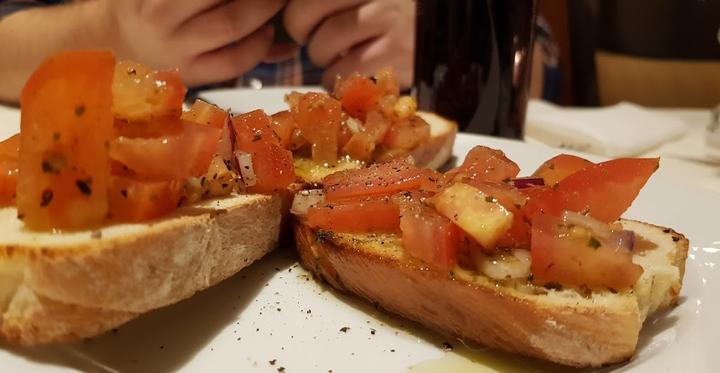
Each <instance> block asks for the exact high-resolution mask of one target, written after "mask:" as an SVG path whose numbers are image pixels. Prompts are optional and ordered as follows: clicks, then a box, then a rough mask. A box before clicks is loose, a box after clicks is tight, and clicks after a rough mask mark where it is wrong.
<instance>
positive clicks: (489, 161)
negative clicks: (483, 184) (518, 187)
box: [447, 145, 520, 181]
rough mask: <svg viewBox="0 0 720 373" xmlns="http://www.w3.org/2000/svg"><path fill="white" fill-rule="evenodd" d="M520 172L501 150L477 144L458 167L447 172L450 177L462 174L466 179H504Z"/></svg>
mask: <svg viewBox="0 0 720 373" xmlns="http://www.w3.org/2000/svg"><path fill="white" fill-rule="evenodd" d="M518 173H520V167H519V166H518V165H517V164H516V163H515V162H513V161H511V160H510V159H508V158H507V157H506V156H505V153H503V152H502V151H501V150H497V149H492V148H488V147H486V146H481V145H478V146H476V147H474V148H472V150H470V152H469V153H468V154H467V156H465V161H464V162H463V164H462V165H461V166H460V167H456V168H454V169H452V170H450V171H448V172H447V175H448V176H450V177H455V176H464V177H465V178H467V179H475V180H490V181H505V180H507V179H512V178H514V177H516V176H517V175H518Z"/></svg>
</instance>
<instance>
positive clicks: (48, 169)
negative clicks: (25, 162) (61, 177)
mask: <svg viewBox="0 0 720 373" xmlns="http://www.w3.org/2000/svg"><path fill="white" fill-rule="evenodd" d="M42 171H43V172H44V173H46V174H57V173H58V171H57V170H56V169H55V168H54V167H53V166H52V165H51V164H50V162H48V161H43V162H42Z"/></svg>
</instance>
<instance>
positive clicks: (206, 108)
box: [180, 100, 230, 129]
mask: <svg viewBox="0 0 720 373" xmlns="http://www.w3.org/2000/svg"><path fill="white" fill-rule="evenodd" d="M229 116H230V115H229V114H228V112H227V111H225V110H223V109H220V108H219V107H218V106H217V105H213V104H209V103H207V102H205V101H203V100H195V102H193V104H192V106H191V107H190V110H189V111H186V112H183V113H182V115H181V116H180V119H182V120H183V121H188V122H192V123H195V124H203V125H206V126H211V127H215V128H219V129H223V128H224V127H225V123H226V122H227V120H228V118H229Z"/></svg>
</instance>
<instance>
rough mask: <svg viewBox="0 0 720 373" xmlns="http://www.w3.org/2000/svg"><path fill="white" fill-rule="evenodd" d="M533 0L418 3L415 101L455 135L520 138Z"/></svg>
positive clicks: (432, 0)
mask: <svg viewBox="0 0 720 373" xmlns="http://www.w3.org/2000/svg"><path fill="white" fill-rule="evenodd" d="M535 9H536V7H535V0H417V23H416V46H415V82H414V89H415V95H416V97H417V100H418V106H419V108H420V109H422V110H427V111H433V112H437V113H439V114H441V115H443V116H446V117H449V118H451V119H453V120H455V121H457V122H458V124H459V126H460V130H461V131H466V132H473V133H480V134H486V135H491V136H501V137H508V138H516V139H522V138H523V134H524V131H523V127H524V122H525V111H526V107H527V99H528V82H529V74H530V60H531V54H532V53H531V52H532V40H533V28H534V23H535Z"/></svg>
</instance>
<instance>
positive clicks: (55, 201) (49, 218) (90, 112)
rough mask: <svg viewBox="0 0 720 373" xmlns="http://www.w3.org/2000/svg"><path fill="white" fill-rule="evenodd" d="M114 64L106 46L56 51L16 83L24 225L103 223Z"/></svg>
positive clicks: (20, 203) (59, 226)
mask: <svg viewBox="0 0 720 373" xmlns="http://www.w3.org/2000/svg"><path fill="white" fill-rule="evenodd" d="M114 69H115V59H114V57H113V56H112V53H110V52H106V51H76V52H64V53H60V54H57V55H55V56H53V57H51V58H50V59H48V60H46V61H45V62H44V63H43V64H42V65H40V67H39V68H38V69H37V70H36V71H35V72H34V73H33V75H32V76H31V77H30V79H29V80H28V82H27V83H26V85H25V87H24V88H23V91H22V95H21V103H22V107H21V110H22V114H21V133H20V143H21V146H20V156H19V160H20V164H19V166H20V167H19V168H20V173H19V175H18V186H17V190H18V194H17V207H18V214H19V215H20V216H22V217H23V220H24V222H25V226H26V227H27V228H29V229H40V230H42V229H44V230H47V229H51V228H57V229H80V228H87V227H91V226H97V225H99V224H101V223H102V222H103V221H104V219H105V216H106V214H107V210H108V199H107V190H108V186H109V180H108V179H109V175H110V158H109V155H108V148H107V145H108V143H109V142H110V140H111V139H112V136H113V117H112V111H111V105H112V91H111V86H112V81H113V73H114Z"/></svg>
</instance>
